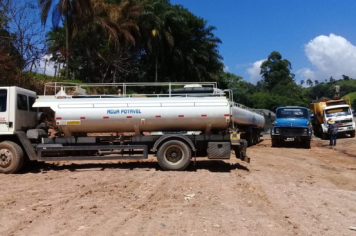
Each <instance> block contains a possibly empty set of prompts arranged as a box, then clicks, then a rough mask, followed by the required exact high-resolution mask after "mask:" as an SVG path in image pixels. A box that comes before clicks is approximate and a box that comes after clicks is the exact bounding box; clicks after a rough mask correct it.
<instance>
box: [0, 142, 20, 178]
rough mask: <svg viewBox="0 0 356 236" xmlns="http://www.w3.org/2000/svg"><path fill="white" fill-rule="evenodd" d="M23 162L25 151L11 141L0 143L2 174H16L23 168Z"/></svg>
mask: <svg viewBox="0 0 356 236" xmlns="http://www.w3.org/2000/svg"><path fill="white" fill-rule="evenodd" d="M23 162H24V155H23V151H22V149H21V147H20V146H19V145H18V144H16V143H14V142H10V141H4V142H2V143H0V173H4V174H13V173H16V172H17V171H19V170H20V168H21V167H22V165H23Z"/></svg>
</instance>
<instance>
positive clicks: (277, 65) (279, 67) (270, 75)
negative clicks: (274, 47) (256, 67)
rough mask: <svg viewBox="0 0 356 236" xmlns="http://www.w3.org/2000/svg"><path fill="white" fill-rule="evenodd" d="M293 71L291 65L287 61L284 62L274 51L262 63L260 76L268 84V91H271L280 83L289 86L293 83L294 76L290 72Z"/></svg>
mask: <svg viewBox="0 0 356 236" xmlns="http://www.w3.org/2000/svg"><path fill="white" fill-rule="evenodd" d="M291 69H292V65H291V63H290V62H289V61H288V60H287V59H283V60H282V55H281V54H280V53H279V52H277V51H273V52H272V53H271V54H270V55H269V56H268V59H267V60H266V61H264V62H263V63H262V65H261V72H260V74H261V75H262V77H263V80H264V82H266V85H267V89H269V90H271V89H273V87H274V86H276V85H277V84H279V83H284V84H287V83H289V82H291V81H293V79H294V74H292V73H291V72H290V70H291Z"/></svg>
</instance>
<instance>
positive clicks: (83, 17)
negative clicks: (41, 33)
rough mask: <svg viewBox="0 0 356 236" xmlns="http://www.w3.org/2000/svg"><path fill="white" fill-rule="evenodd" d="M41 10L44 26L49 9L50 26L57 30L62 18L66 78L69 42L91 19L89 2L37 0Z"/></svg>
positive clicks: (88, 0)
mask: <svg viewBox="0 0 356 236" xmlns="http://www.w3.org/2000/svg"><path fill="white" fill-rule="evenodd" d="M39 5H40V9H41V21H42V24H45V23H46V21H47V18H48V13H49V10H50V9H51V8H53V11H52V24H53V27H54V28H57V27H58V25H59V22H60V20H61V17H62V16H64V19H65V20H64V25H65V29H66V51H65V57H66V77H67V79H68V74H69V56H70V42H71V40H72V38H73V37H74V35H75V34H76V32H77V31H78V30H80V29H81V28H82V27H83V25H85V24H87V23H88V22H90V21H91V20H92V18H93V8H92V4H91V1H90V0H59V1H58V2H55V1H53V0H39Z"/></svg>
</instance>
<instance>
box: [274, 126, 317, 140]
mask: <svg viewBox="0 0 356 236" xmlns="http://www.w3.org/2000/svg"><path fill="white" fill-rule="evenodd" d="M276 129H277V130H276ZM305 130H307V131H305ZM276 131H277V132H276ZM311 135H312V130H311V129H310V128H307V127H300V128H299V127H293V128H290V127H274V128H273V129H272V133H271V138H272V139H277V140H281V141H302V140H310V139H311Z"/></svg>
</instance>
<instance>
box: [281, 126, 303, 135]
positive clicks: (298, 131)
mask: <svg viewBox="0 0 356 236" xmlns="http://www.w3.org/2000/svg"><path fill="white" fill-rule="evenodd" d="M280 133H281V135H287V136H293V135H302V134H303V128H283V127H282V128H280Z"/></svg>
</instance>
